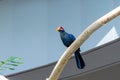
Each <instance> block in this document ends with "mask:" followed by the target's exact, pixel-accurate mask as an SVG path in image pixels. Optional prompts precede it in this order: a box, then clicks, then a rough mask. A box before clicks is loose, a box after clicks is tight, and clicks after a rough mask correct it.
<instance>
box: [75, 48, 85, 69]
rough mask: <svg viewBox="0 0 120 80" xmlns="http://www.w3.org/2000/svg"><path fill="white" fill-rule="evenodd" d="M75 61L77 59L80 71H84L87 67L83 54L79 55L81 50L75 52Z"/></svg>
mask: <svg viewBox="0 0 120 80" xmlns="http://www.w3.org/2000/svg"><path fill="white" fill-rule="evenodd" d="M75 59H76V64H77V67H78V69H83V68H84V67H85V62H84V60H83V58H82V56H81V54H80V53H79V50H77V51H76V52H75Z"/></svg>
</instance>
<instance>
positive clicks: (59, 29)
mask: <svg viewBox="0 0 120 80" xmlns="http://www.w3.org/2000/svg"><path fill="white" fill-rule="evenodd" d="M56 30H57V31H59V32H63V31H64V28H63V27H62V26H60V27H58V28H57V29H56Z"/></svg>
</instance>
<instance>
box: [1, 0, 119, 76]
mask: <svg viewBox="0 0 120 80" xmlns="http://www.w3.org/2000/svg"><path fill="white" fill-rule="evenodd" d="M119 5H120V0H104V1H102V0H92V1H88V0H0V61H2V60H5V59H6V58H8V57H10V56H16V57H21V58H22V59H23V62H24V64H22V65H20V66H19V67H17V68H16V69H15V70H1V71H0V73H1V74H2V75H10V74H14V73H18V72H21V71H24V70H29V69H33V68H37V67H40V66H43V65H46V64H49V63H52V62H54V61H57V60H58V59H59V58H60V56H61V55H62V53H63V52H64V51H65V49H66V47H64V46H63V44H62V42H61V40H60V36H59V33H58V32H57V31H56V28H57V27H58V26H63V27H64V28H65V30H66V31H67V32H68V33H72V34H74V35H75V36H76V37H77V36H78V35H79V34H81V32H82V31H83V30H84V29H85V28H86V27H88V26H89V25H90V24H91V23H92V22H94V21H95V20H97V19H98V18H100V17H102V16H103V15H105V14H106V13H108V12H110V11H111V10H113V9H114V8H116V7H118V6H119ZM119 26H120V17H117V18H115V19H114V20H112V21H111V22H109V23H107V24H106V25H104V27H102V28H100V29H99V30H98V31H96V32H95V33H94V34H93V35H92V36H91V37H90V38H89V39H88V40H87V41H86V42H85V43H84V44H83V45H82V46H81V52H85V51H87V50H90V49H92V48H95V47H97V46H100V45H102V44H104V43H107V42H109V41H112V40H114V39H117V38H118V37H119V35H120V27H119Z"/></svg>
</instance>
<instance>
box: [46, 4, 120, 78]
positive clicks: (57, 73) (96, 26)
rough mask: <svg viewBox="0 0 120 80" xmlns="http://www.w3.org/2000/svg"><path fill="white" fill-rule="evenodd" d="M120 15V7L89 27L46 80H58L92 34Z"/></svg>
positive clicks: (68, 49) (65, 53) (69, 48)
mask: <svg viewBox="0 0 120 80" xmlns="http://www.w3.org/2000/svg"><path fill="white" fill-rule="evenodd" d="M119 15H120V6H119V7H117V8H116V9H114V10H113V11H111V12H109V13H108V14H106V15H104V16H103V17H101V18H99V19H98V20H97V21H95V22H93V23H92V24H91V25H90V26H88V28H87V29H85V30H84V31H83V32H82V34H80V35H79V36H78V38H77V39H76V40H75V41H74V42H73V43H72V44H71V46H70V47H68V48H67V49H66V51H65V52H64V53H63V55H62V56H61V58H60V59H59V61H58V62H57V64H56V66H55V67H54V69H53V71H52V73H51V75H50V76H49V78H47V79H46V80H57V79H58V78H59V76H60V74H61V72H62V71H63V69H64V66H65V65H66V64H67V62H68V60H69V59H70V58H71V56H72V54H73V53H74V52H75V51H76V50H77V49H78V48H79V47H80V46H81V45H82V44H83V43H84V42H85V41H86V40H87V39H88V38H89V37H90V36H91V34H92V33H93V32H95V31H96V30H97V29H99V28H100V27H101V26H103V25H104V24H106V23H107V22H109V21H111V20H112V19H114V18H115V17H117V16H119Z"/></svg>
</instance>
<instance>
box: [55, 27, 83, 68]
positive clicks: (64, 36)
mask: <svg viewBox="0 0 120 80" xmlns="http://www.w3.org/2000/svg"><path fill="white" fill-rule="evenodd" d="M57 31H59V32H60V37H61V40H62V42H63V44H64V45H65V46H66V47H69V46H70V45H71V44H72V43H73V41H74V40H75V37H74V36H73V35H72V34H69V33H67V32H66V31H65V30H64V28H63V27H61V26H60V27H58V28H57ZM74 55H75V59H76V64H77V67H78V69H83V68H84V67H85V62H84V60H83V58H82V56H81V54H80V48H78V49H77V50H76V51H75V53H74Z"/></svg>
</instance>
